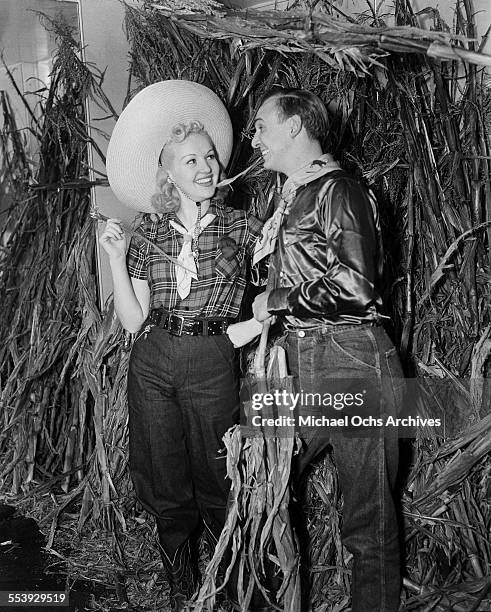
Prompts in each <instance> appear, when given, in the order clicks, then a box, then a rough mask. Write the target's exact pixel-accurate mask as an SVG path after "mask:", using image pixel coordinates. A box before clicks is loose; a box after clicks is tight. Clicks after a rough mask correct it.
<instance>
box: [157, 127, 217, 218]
mask: <svg viewBox="0 0 491 612" xmlns="http://www.w3.org/2000/svg"><path fill="white" fill-rule="evenodd" d="M190 134H205V135H206V136H208V137H209V138H210V140H211V137H210V135H209V134H208V132H207V131H206V130H205V128H204V126H203V124H202V123H200V122H199V121H191V122H189V123H178V124H177V125H175V126H174V127H173V128H172V130H171V135H170V138H169V140H167V142H166V143H165V144H164V146H163V147H162V151H161V152H160V155H159V163H160V158H161V157H162V153H163V151H164V148H165V146H166V145H167V144H169V143H171V142H176V143H179V142H183V141H184V140H186V138H187V137H188V136H189V135H190ZM212 142H213V141H212ZM220 168H221V167H220ZM220 178H223V173H222V172H220ZM155 182H156V185H157V191H156V193H154V194H153V196H152V199H151V203H152V207H153V209H154V210H155V211H156V212H157V213H168V212H175V211H177V210H179V208H180V206H181V198H180V196H179V191H178V190H177V189H176V186H175V185H174V183H172V182H170V181H169V175H168V173H167V170H166V169H165V168H164V167H163V166H159V169H158V170H157V175H156V177H155ZM227 192H228V188H227V187H219V188H218V189H217V190H216V192H215V195H214V198H213V199H214V200H220V201H223V200H224V199H225V197H226V195H227Z"/></svg>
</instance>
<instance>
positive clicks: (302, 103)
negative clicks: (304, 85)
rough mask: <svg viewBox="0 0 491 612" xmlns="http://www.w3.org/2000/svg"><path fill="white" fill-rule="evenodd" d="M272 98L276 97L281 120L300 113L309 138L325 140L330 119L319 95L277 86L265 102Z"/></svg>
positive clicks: (266, 97) (321, 141)
mask: <svg viewBox="0 0 491 612" xmlns="http://www.w3.org/2000/svg"><path fill="white" fill-rule="evenodd" d="M271 98H275V99H276V106H277V109H278V113H279V120H280V121H285V120H286V119H288V118H289V117H291V116H293V115H298V116H299V117H300V119H301V121H302V125H303V127H304V128H305V130H306V132H307V134H308V136H309V138H310V139H311V140H317V141H319V142H320V143H323V142H324V140H325V138H326V135H327V132H328V130H329V124H330V120H329V113H328V112H327V110H326V107H325V106H324V104H323V102H322V100H321V99H320V98H319V97H318V96H316V95H315V94H314V93H312V92H311V91H307V90H306V89H286V88H284V87H275V88H274V89H272V90H271V91H270V92H269V93H268V94H267V95H266V96H265V98H264V99H263V104H264V102H266V100H270V99H271Z"/></svg>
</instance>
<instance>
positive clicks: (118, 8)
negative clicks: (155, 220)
mask: <svg viewBox="0 0 491 612" xmlns="http://www.w3.org/2000/svg"><path fill="white" fill-rule="evenodd" d="M79 2H80V13H81V22H82V35H83V42H84V44H85V59H86V60H87V61H88V62H93V63H94V64H95V65H96V66H97V67H98V68H99V69H100V70H104V69H106V75H105V79H104V83H103V89H104V92H105V94H106V95H107V97H108V98H109V100H110V101H111V104H112V105H113V107H114V109H115V110H116V112H117V113H118V114H119V113H121V110H122V106H123V102H124V99H125V96H126V91H127V87H128V67H129V57H128V51H129V47H128V42H127V40H126V35H125V33H124V31H123V21H124V5H123V3H122V2H120V0H79ZM102 116H103V112H102V111H101V109H99V108H98V107H97V106H96V105H95V104H94V103H93V102H90V103H89V118H90V123H91V125H92V126H93V127H95V128H97V129H100V130H103V131H104V132H106V133H107V134H109V135H110V134H111V132H112V130H113V127H114V124H115V120H114V119H105V120H103V121H98V119H99V118H101V117H102ZM92 136H93V138H94V140H95V141H96V142H97V144H98V146H99V147H100V149H101V150H102V151H103V153H104V154H105V153H106V150H107V144H108V140H107V139H105V138H103V137H102V136H101V135H100V134H98V133H97V132H96V131H95V130H94V131H93V133H92ZM93 166H94V169H95V170H96V171H99V172H102V173H104V174H105V172H106V170H105V166H104V164H103V162H102V161H101V159H100V158H99V156H98V155H97V154H94V155H93ZM98 176H99V175H98V174H97V173H94V177H98ZM92 198H93V201H94V202H95V203H96V205H97V206H98V207H99V209H100V211H101V213H102V214H104V215H106V216H108V217H117V218H120V219H122V220H123V221H127V222H129V223H130V222H131V221H132V220H133V219H134V217H135V212H134V211H131V210H130V209H128V208H126V207H125V206H123V205H122V204H120V203H119V202H118V200H117V199H116V198H115V196H114V195H113V193H112V191H111V189H110V188H109V187H96V188H94V189H93V190H92ZM99 230H100V228H99ZM98 248H99V247H98ZM99 281H100V285H101V287H102V303H104V302H105V301H106V300H107V298H108V296H109V294H110V293H111V292H112V281H111V276H110V271H109V265H108V261H107V257H106V254H105V253H104V252H102V253H101V252H99Z"/></svg>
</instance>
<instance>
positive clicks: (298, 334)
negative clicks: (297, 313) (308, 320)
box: [297, 329, 305, 338]
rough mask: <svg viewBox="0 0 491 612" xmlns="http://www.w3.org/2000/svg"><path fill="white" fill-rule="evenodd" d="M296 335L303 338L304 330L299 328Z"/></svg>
mask: <svg viewBox="0 0 491 612" xmlns="http://www.w3.org/2000/svg"><path fill="white" fill-rule="evenodd" d="M297 336H298V337H299V338H305V332H304V331H303V329H301V330H300V331H299V332H297Z"/></svg>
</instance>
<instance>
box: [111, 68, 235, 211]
mask: <svg viewBox="0 0 491 612" xmlns="http://www.w3.org/2000/svg"><path fill="white" fill-rule="evenodd" d="M191 121H199V122H200V123H202V124H203V126H204V128H205V130H206V131H207V132H208V134H209V135H210V138H211V140H212V141H213V144H214V146H215V149H216V152H217V155H218V160H219V162H220V164H221V165H222V166H223V167H226V166H227V164H228V161H229V159H230V155H231V152H232V144H233V131H232V123H231V121H230V117H229V115H228V112H227V109H226V108H225V106H224V105H223V103H222V101H221V100H220V98H219V97H218V96H217V95H216V94H215V93H214V92H213V91H211V89H208V87H205V86H204V85H201V84H199V83H194V82H193V81H183V80H168V81H160V82H158V83H153V84H152V85H149V86H148V87H145V89H142V90H141V91H140V92H138V93H137V94H136V96H135V97H134V98H133V99H132V100H131V102H129V104H128V105H127V106H126V107H125V109H124V110H123V112H122V113H121V115H120V117H119V119H118V121H117V122H116V125H115V126H114V130H113V133H112V135H111V139H110V141H109V146H108V149H107V156H106V170H107V176H108V180H109V184H110V185H111V189H112V190H113V192H114V194H115V196H116V197H117V198H118V200H119V201H120V202H122V203H123V204H125V205H126V206H128V207H130V208H134V209H135V210H138V211H141V212H154V211H153V208H152V205H151V201H150V200H151V197H152V195H153V194H154V193H155V191H156V186H155V177H156V173H157V169H158V158H159V155H160V152H161V150H162V147H163V146H164V144H165V142H166V141H167V140H168V139H169V137H170V135H171V130H172V128H173V127H174V126H176V125H177V124H178V123H185V124H187V123H189V122H191Z"/></svg>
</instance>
